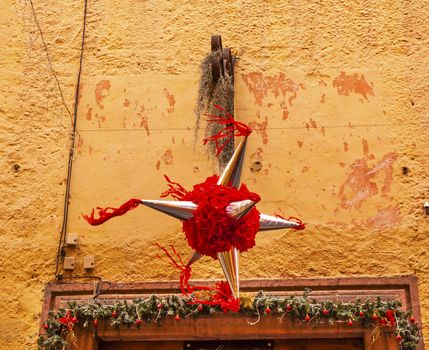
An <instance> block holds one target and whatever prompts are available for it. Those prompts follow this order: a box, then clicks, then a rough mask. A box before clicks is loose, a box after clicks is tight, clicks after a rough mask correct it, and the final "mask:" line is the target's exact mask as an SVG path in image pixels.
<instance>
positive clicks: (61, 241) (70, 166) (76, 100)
mask: <svg viewBox="0 0 429 350" xmlns="http://www.w3.org/2000/svg"><path fill="white" fill-rule="evenodd" d="M30 1H31V0H30ZM87 8H88V1H87V0H84V12H83V26H82V43H81V48H80V59H79V70H78V74H77V82H76V91H75V96H74V110H73V129H72V133H71V136H70V137H71V140H70V141H71V145H70V153H69V162H68V169H67V180H66V193H65V195H64V210H63V224H62V227H61V233H60V239H59V242H58V250H57V260H56V267H55V278H56V279H58V270H59V263H60V258H61V256H63V254H64V253H63V252H64V250H63V248H64V244H65V241H66V234H67V223H68V211H69V204H70V185H71V174H72V169H73V157H74V150H75V143H76V125H77V112H78V105H79V89H80V79H81V75H82V64H83V52H84V48H85V33H86V16H87Z"/></svg>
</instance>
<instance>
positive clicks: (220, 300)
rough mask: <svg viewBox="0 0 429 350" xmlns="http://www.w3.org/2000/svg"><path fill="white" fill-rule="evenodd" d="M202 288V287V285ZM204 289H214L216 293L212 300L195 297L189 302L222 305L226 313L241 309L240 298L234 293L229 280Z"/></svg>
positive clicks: (191, 303) (192, 303)
mask: <svg viewBox="0 0 429 350" xmlns="http://www.w3.org/2000/svg"><path fill="white" fill-rule="evenodd" d="M200 288H201V287H200ZM201 289H202V290H212V291H214V292H215V294H214V295H213V296H212V297H211V298H210V300H198V299H195V300H193V301H191V302H189V304H190V305H195V304H202V305H210V306H220V307H221V309H222V311H223V312H224V313H227V312H228V311H232V312H238V311H239V310H240V299H238V298H235V297H234V296H233V295H232V292H231V288H230V287H229V284H228V283H227V282H224V281H221V282H217V283H216V285H215V287H214V288H207V287H205V288H204V287H203V288H201Z"/></svg>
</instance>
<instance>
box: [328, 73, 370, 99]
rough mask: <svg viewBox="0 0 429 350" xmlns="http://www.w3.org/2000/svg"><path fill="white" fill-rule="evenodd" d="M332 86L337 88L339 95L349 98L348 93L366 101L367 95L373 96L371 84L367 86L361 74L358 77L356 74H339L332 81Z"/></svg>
mask: <svg viewBox="0 0 429 350" xmlns="http://www.w3.org/2000/svg"><path fill="white" fill-rule="evenodd" d="M332 85H333V86H334V87H336V88H337V93H338V94H339V95H344V96H349V95H350V93H355V94H358V95H361V96H363V98H364V99H365V100H367V101H368V95H369V96H374V89H373V84H372V83H371V85H370V84H368V82H367V81H366V80H365V77H364V75H363V74H361V75H360V76H359V74H357V73H355V74H350V75H347V74H346V73H345V72H341V73H340V75H339V76H338V77H336V78H335V79H334V80H333V82H332Z"/></svg>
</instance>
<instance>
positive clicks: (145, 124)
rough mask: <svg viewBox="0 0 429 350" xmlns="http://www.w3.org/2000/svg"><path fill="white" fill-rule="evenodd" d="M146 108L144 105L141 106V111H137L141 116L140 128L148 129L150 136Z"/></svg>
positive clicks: (147, 132)
mask: <svg viewBox="0 0 429 350" xmlns="http://www.w3.org/2000/svg"><path fill="white" fill-rule="evenodd" d="M144 110H145V108H144V106H143V105H141V106H140V112H138V113H137V115H138V116H139V117H140V128H144V129H145V130H146V134H147V136H150V131H149V119H148V117H146V116H144V115H143V112H144Z"/></svg>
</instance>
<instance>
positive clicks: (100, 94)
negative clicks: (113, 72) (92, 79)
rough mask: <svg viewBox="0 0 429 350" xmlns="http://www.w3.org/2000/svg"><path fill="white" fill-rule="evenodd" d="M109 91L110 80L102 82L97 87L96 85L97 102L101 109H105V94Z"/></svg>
mask: <svg viewBox="0 0 429 350" xmlns="http://www.w3.org/2000/svg"><path fill="white" fill-rule="evenodd" d="M109 90H110V80H102V81H100V82H99V83H98V84H97V85H95V102H97V105H98V107H99V108H100V109H103V108H104V106H103V104H102V101H103V99H104V98H105V97H106V95H104V92H105V91H109Z"/></svg>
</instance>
